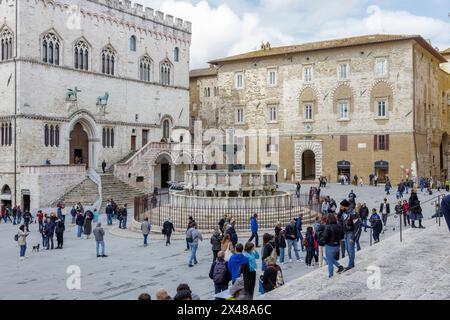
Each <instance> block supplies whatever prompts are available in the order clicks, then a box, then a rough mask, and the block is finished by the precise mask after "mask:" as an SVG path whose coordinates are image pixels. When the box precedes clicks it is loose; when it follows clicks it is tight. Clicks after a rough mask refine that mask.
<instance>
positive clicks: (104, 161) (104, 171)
mask: <svg viewBox="0 0 450 320" xmlns="http://www.w3.org/2000/svg"><path fill="white" fill-rule="evenodd" d="M102 171H103V174H105V173H106V160H103V161H102Z"/></svg>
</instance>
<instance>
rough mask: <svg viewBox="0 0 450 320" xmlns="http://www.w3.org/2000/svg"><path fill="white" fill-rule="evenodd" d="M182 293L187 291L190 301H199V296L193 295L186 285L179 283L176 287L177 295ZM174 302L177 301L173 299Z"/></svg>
mask: <svg viewBox="0 0 450 320" xmlns="http://www.w3.org/2000/svg"><path fill="white" fill-rule="evenodd" d="M182 291H188V292H189V294H190V295H191V298H192V300H200V296H199V295H198V294H195V293H193V292H192V290H191V288H190V287H189V285H188V284H186V283H180V284H179V285H178V287H177V294H178V293H180V292H182ZM175 300H177V299H175Z"/></svg>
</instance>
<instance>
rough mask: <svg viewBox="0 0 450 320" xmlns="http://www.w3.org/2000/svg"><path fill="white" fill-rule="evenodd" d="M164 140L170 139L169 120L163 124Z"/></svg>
mask: <svg viewBox="0 0 450 320" xmlns="http://www.w3.org/2000/svg"><path fill="white" fill-rule="evenodd" d="M163 138H165V139H169V138H170V121H169V120H167V119H166V120H164V122H163Z"/></svg>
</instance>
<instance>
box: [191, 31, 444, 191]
mask: <svg viewBox="0 0 450 320" xmlns="http://www.w3.org/2000/svg"><path fill="white" fill-rule="evenodd" d="M445 61H446V60H445V58H444V57H443V56H442V55H441V54H439V52H437V51H436V50H435V49H434V48H432V47H431V45H429V44H428V43H427V42H426V41H425V40H424V39H422V38H421V37H407V36H378V35H375V36H365V37H355V38H347V39H340V40H332V41H324V42H317V43H311V44H305V45H299V46H290V47H281V48H265V49H261V50H259V51H255V52H249V53H245V54H242V55H238V56H234V57H229V58H224V59H218V60H215V61H212V62H210V63H211V70H216V72H217V76H215V79H214V77H212V76H211V74H207V73H206V72H203V73H206V75H204V76H203V77H202V76H196V77H195V79H193V76H192V74H193V73H194V74H196V72H191V111H193V109H194V106H197V107H198V106H199V107H200V110H198V111H197V112H196V113H194V115H195V116H196V117H198V118H200V119H201V120H202V121H203V126H204V127H215V126H216V118H218V119H219V121H218V127H219V128H221V129H225V128H228V127H235V128H240V129H244V130H247V129H277V130H278V131H279V142H278V143H279V148H278V154H279V162H278V166H277V168H278V178H279V180H282V181H295V180H305V176H304V166H311V165H312V166H315V170H314V171H315V175H314V176H315V178H316V179H317V178H318V177H319V176H320V175H324V176H326V177H328V179H329V181H336V179H337V177H338V174H339V171H341V170H340V169H342V168H338V165H339V164H338V162H341V163H342V161H348V162H350V171H349V172H347V170H344V171H345V172H346V173H350V174H351V176H353V175H355V174H356V175H358V176H362V177H363V178H364V180H365V181H366V182H367V180H368V176H369V174H371V173H377V174H378V175H379V176H384V175H388V176H389V177H390V178H391V180H393V181H394V182H398V181H399V180H400V179H402V178H405V177H406V176H407V175H409V177H412V176H430V175H432V176H433V177H435V178H436V179H437V178H441V169H445V168H447V167H448V164H447V163H448V161H449V160H450V159H449V158H448V151H447V150H448V146H447V143H448V142H447V140H446V141H444V152H443V157H441V158H442V161H441V163H439V157H440V153H439V147H440V144H441V142H442V140H443V137H445V136H446V133H447V132H449V130H450V128H449V126H448V121H447V120H448V117H449V115H450V105H449V101H444V102H442V97H444V96H446V95H448V94H450V86H449V85H448V79H449V77H450V76H449V74H448V73H446V72H445V71H443V70H442V69H440V64H441V63H444V62H445ZM342 65H345V67H341V66H342ZM342 68H344V69H345V70H344V71H342ZM271 73H272V75H271ZM342 73H344V74H342ZM273 74H275V76H273ZM342 75H345V76H346V77H342ZM238 77H241V78H240V79H242V80H240V81H241V82H242V83H238V80H237V79H238ZM193 80H195V81H193ZM215 81H217V86H218V87H219V96H218V98H217V99H215V101H213V102H208V99H206V98H204V97H203V96H202V90H204V87H205V86H211V85H212V84H213V83H215ZM194 85H196V86H197V87H195V86H194ZM240 86H241V88H239V87H240ZM193 90H196V93H194V94H192V92H193ZM193 96H194V97H197V99H198V100H197V101H193V99H192V97H193ZM425 101H426V102H425ZM208 103H210V104H208ZM425 104H426V108H425ZM379 108H381V109H383V111H382V112H380V111H379ZM441 108H442V109H441ZM307 109H308V110H311V111H308V112H309V114H307V111H306V110H307ZM341 109H344V110H345V116H344V117H343V116H342V115H341ZM438 109H439V110H438ZM237 110H239V112H242V111H243V113H244V116H243V118H244V121H239V122H238V121H237V120H242V119H238V115H237ZM241 110H242V111H241ZM273 110H275V111H273ZM213 111H216V112H217V113H218V117H215V118H214V119H211V114H212V113H213ZM274 112H275V113H276V115H275V116H274V115H273V113H274ZM208 113H209V116H204V115H205V114H208ZM431 128H432V129H431ZM433 137H434V138H433ZM432 140H433V141H434V144H430V142H431V141H432ZM308 145H309V146H308ZM307 150H311V151H312V152H313V153H314V155H315V163H314V160H312V161H313V162H312V164H311V163H303V162H304V161H303V160H302V157H303V154H304V152H305V151H307ZM433 159H434V160H433ZM308 161H310V160H308ZM433 161H434V162H433ZM386 162H388V166H389V167H388V168H385V164H386ZM264 165H266V163H262V162H259V163H258V165H256V166H249V167H251V168H254V167H263V166H264ZM430 168H432V169H430Z"/></svg>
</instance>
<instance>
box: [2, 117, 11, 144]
mask: <svg viewBox="0 0 450 320" xmlns="http://www.w3.org/2000/svg"><path fill="white" fill-rule="evenodd" d="M0 142H1V144H0V146H4V147H6V146H10V145H12V124H11V123H10V122H9V123H2V125H1V140H0Z"/></svg>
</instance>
